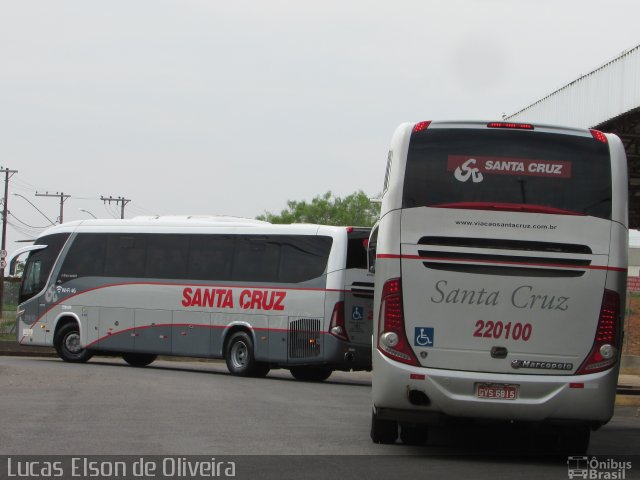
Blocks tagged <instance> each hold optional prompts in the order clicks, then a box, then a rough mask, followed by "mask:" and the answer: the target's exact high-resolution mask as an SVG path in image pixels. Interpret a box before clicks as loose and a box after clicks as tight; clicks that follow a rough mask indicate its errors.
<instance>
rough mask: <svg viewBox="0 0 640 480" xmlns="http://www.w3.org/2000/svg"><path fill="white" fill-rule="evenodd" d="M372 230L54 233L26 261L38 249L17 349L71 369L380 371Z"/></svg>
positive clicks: (312, 375)
mask: <svg viewBox="0 0 640 480" xmlns="http://www.w3.org/2000/svg"><path fill="white" fill-rule="evenodd" d="M369 231H370V229H367V228H352V227H329V226H320V225H271V224H268V223H266V222H259V221H254V220H241V219H235V218H231V219H228V218H225V217H213V218H202V217H145V218H142V217H141V218H136V219H131V220H86V221H82V222H72V223H67V224H63V225H60V226H56V227H53V228H51V229H49V230H47V231H46V232H44V233H43V234H42V235H41V236H40V237H39V238H38V239H36V241H35V242H34V245H32V246H29V247H25V248H24V249H22V252H20V251H19V252H16V254H20V253H25V252H29V256H28V258H27V260H26V265H25V269H24V275H23V281H22V285H21V290H20V305H19V308H18V314H17V327H18V328H17V335H18V341H19V342H20V344H22V345H53V346H54V347H55V348H56V350H57V351H58V353H59V355H60V357H62V359H64V360H66V361H70V362H84V361H86V360H88V359H89V358H90V357H91V356H92V355H94V354H96V353H107V354H112V355H113V354H118V355H120V354H121V355H122V356H123V358H124V359H125V360H126V361H127V362H128V363H130V364H132V365H135V366H145V365H148V364H149V363H151V362H152V361H153V360H154V359H155V358H156V357H157V355H178V356H191V357H206V358H224V359H225V360H226V362H227V366H228V368H229V370H230V371H231V373H233V374H236V375H241V376H262V375H266V374H267V373H268V371H269V370H270V369H271V368H279V367H284V368H288V369H290V371H291V373H292V374H293V376H294V377H296V378H298V379H304V380H324V379H326V378H327V377H328V376H329V375H330V374H331V372H332V371H333V370H364V369H370V368H371V329H372V327H371V324H372V318H373V313H372V310H371V306H372V297H373V281H372V278H371V277H372V276H371V275H370V274H369V273H368V271H367V269H366V243H367V241H368V237H369ZM16 254H14V257H15V258H17V257H16ZM15 258H14V260H15ZM13 263H15V261H14V262H13ZM367 332H368V333H367Z"/></svg>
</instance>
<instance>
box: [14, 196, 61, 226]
mask: <svg viewBox="0 0 640 480" xmlns="http://www.w3.org/2000/svg"><path fill="white" fill-rule="evenodd" d="M14 195H15V196H17V197H20V198H23V199H24V200H26V201H27V202H28V203H29V205H31V206H32V207H33V208H35V209H36V210H37V211H38V213H40V215H42V216H43V217H44V218H46V219H47V220H48V221H49V223H50V224H51V225H55V224H56V223H55V222H54V221H53V220H51V219H50V218H49V217H47V216H46V215H45V214H44V213H43V212H42V210H40V209H39V208H38V207H36V206H35V205H34V204H33V203H32V202H31V200H29V199H28V198H27V197H25V196H24V195H20V194H19V193H15V192H14Z"/></svg>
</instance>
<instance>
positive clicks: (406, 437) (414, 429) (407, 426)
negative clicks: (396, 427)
mask: <svg viewBox="0 0 640 480" xmlns="http://www.w3.org/2000/svg"><path fill="white" fill-rule="evenodd" d="M427 438H428V430H427V427H426V426H424V425H419V424H416V423H401V424H400V440H402V443H404V444H405V445H424V444H425V443H427Z"/></svg>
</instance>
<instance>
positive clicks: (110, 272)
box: [104, 234, 146, 277]
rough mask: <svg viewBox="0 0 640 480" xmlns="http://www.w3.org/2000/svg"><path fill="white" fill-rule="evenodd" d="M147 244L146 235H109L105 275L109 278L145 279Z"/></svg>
mask: <svg viewBox="0 0 640 480" xmlns="http://www.w3.org/2000/svg"><path fill="white" fill-rule="evenodd" d="M145 243H146V235H141V234H131V235H121V234H111V235H109V236H108V239H107V257H106V261H105V268H104V273H105V275H106V276H109V277H144V275H145V258H146V248H145Z"/></svg>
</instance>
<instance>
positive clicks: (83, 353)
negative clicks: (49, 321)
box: [53, 323, 93, 363]
mask: <svg viewBox="0 0 640 480" xmlns="http://www.w3.org/2000/svg"><path fill="white" fill-rule="evenodd" d="M53 346H54V347H55V349H56V352H58V355H59V356H60V358H61V359H62V360H64V361H65V362H71V363H84V362H86V361H87V360H89V359H90V358H91V357H92V356H93V353H91V352H90V351H89V350H86V349H84V348H82V347H81V346H80V328H79V327H78V324H77V323H67V324H66V325H63V326H62V327H60V329H59V330H58V331H57V332H56V334H55V337H54V339H53Z"/></svg>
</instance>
